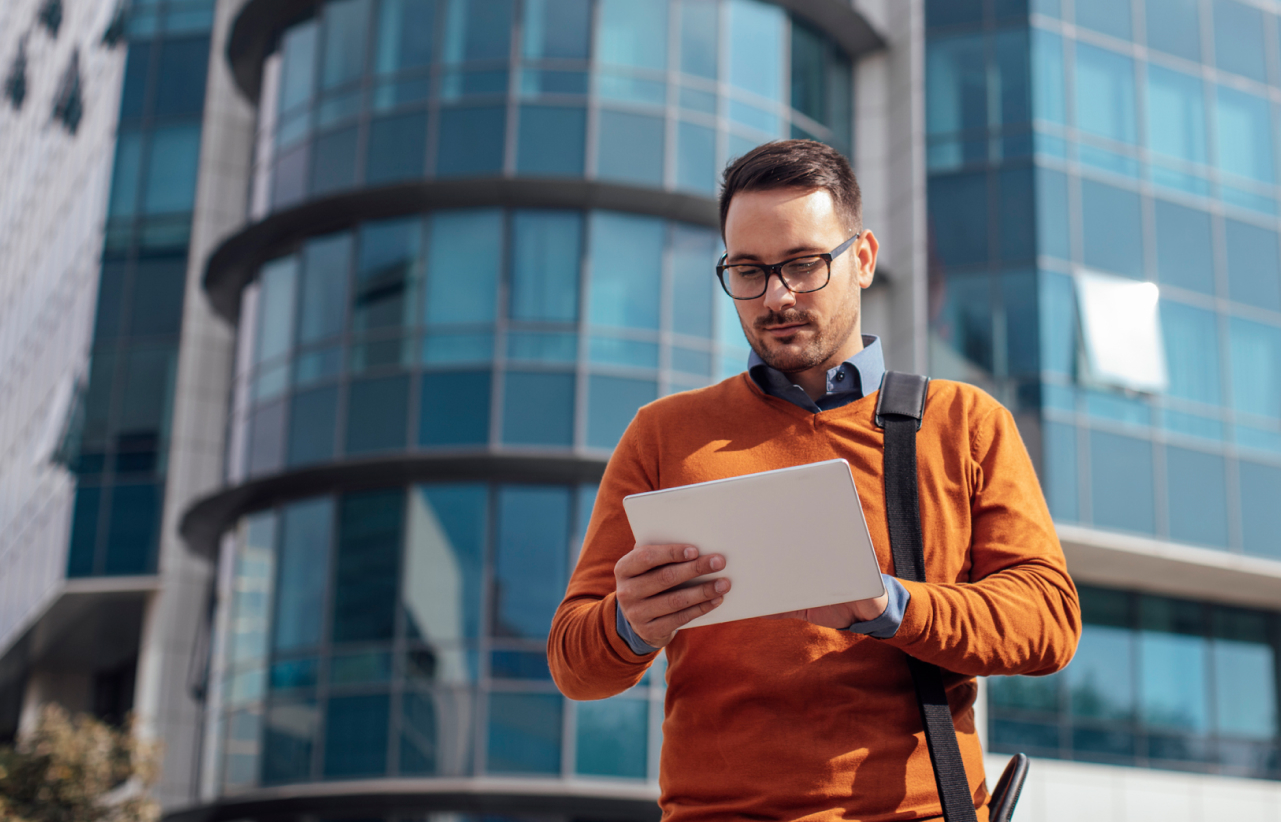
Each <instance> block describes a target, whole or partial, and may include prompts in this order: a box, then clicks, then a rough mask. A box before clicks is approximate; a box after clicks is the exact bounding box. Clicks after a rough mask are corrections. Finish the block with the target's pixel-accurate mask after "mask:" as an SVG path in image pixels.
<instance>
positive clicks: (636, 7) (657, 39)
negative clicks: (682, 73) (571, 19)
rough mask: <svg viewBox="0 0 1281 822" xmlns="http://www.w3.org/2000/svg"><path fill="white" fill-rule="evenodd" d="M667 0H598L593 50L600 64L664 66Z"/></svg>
mask: <svg viewBox="0 0 1281 822" xmlns="http://www.w3.org/2000/svg"><path fill="white" fill-rule="evenodd" d="M667 11H668V4H667V0H651V2H646V3H636V2H634V1H633V0H601V2H600V6H599V11H598V12H597V15H598V16H597V29H596V51H597V59H598V60H600V61H601V62H602V63H607V64H611V65H618V66H636V67H638V68H647V69H656V70H659V71H662V70H665V69H666V68H667Z"/></svg>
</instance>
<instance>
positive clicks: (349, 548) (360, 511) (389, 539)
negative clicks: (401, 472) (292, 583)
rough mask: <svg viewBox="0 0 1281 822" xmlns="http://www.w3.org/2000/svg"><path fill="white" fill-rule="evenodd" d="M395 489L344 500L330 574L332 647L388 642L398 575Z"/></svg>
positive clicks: (399, 498) (399, 500)
mask: <svg viewBox="0 0 1281 822" xmlns="http://www.w3.org/2000/svg"><path fill="white" fill-rule="evenodd" d="M403 500H404V495H403V492H402V491H400V490H395V491H368V492H363V493H359V494H351V495H350V496H347V497H344V498H343V500H342V503H341V506H340V510H339V515H338V518H339V523H338V561H337V563H336V564H335V569H334V605H333V608H334V614H333V634H332V635H333V640H334V642H355V641H360V640H380V639H391V637H392V629H393V627H394V626H395V622H396V588H397V578H398V576H399V570H400V569H399V564H400V563H399V559H400V535H401V509H402V508H403V507H404V505H403Z"/></svg>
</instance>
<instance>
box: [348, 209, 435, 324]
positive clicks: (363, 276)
mask: <svg viewBox="0 0 1281 822" xmlns="http://www.w3.org/2000/svg"><path fill="white" fill-rule="evenodd" d="M422 233H423V222H422V218H421V217H418V216H414V217H410V218H408V219H398V220H384V221H381V222H374V223H365V224H364V225H362V226H361V227H360V235H359V243H358V246H359V251H358V256H357V261H356V294H355V301H354V305H353V308H352V313H353V318H352V326H353V328H354V329H355V330H356V331H358V332H359V331H371V330H373V329H377V328H394V327H398V326H401V325H404V324H406V323H410V322H412V321H413V311H412V305H411V302H410V300H409V294H410V293H411V291H412V290H413V288H414V287H415V284H416V281H417V280H418V276H419V274H418V267H419V265H420V262H421V259H422Z"/></svg>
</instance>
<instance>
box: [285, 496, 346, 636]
mask: <svg viewBox="0 0 1281 822" xmlns="http://www.w3.org/2000/svg"><path fill="white" fill-rule="evenodd" d="M333 522H334V504H333V500H332V499H330V498H329V497H322V498H319V499H311V500H306V501H305V502H297V503H294V504H292V505H288V506H286V507H285V508H284V510H283V511H282V516H281V529H282V531H281V539H280V553H279V559H278V560H277V565H276V569H277V570H276V615H275V619H274V620H273V621H272V625H273V627H274V631H275V633H274V641H273V647H274V648H275V650H276V651H277V652H280V651H291V650H295V649H298V648H307V647H310V646H313V645H316V644H318V643H319V642H320V641H321V638H322V630H323V625H324V622H325V614H324V607H325V583H326V580H327V579H328V578H329V557H330V554H331V549H330V544H331V542H332V535H333Z"/></svg>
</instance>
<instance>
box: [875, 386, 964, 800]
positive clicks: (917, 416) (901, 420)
mask: <svg viewBox="0 0 1281 822" xmlns="http://www.w3.org/2000/svg"><path fill="white" fill-rule="evenodd" d="M929 382H930V381H929V379H928V378H927V377H922V376H920V375H917V374H904V373H902V372H899V371H888V372H886V374H885V377H884V379H883V380H882V381H881V390H880V396H879V397H877V400H876V424H877V425H878V426H880V427H881V428H883V429H885V514H886V517H887V519H888V522H889V531H890V550H891V551H892V552H893V555H894V572H895V573H896V574H897V575H898V576H900V577H902V578H903V579H908V580H913V581H915V582H924V581H925V544H924V539H923V537H922V536H921V504H920V497H919V494H918V491H917V476H916V432H917V431H918V430H919V429H920V427H921V418H922V417H923V416H924V414H925V398H926V395H927V394H928V392H929ZM907 663H908V667H909V668H910V669H911V671H912V681H913V683H914V684H915V685H916V701H917V704H918V706H919V707H920V709H921V724H922V725H923V726H924V727H925V741H926V744H927V745H928V746H929V749H930V762H931V763H932V764H933V765H934V781H935V783H936V784H937V785H938V791H939V800H940V801H941V802H942V804H943V818H944V819H945V820H946V821H947V822H975V820H977V818H978V817H977V815H976V814H975V812H974V798H973V796H971V794H970V784H969V780H968V779H966V777H965V765H964V764H963V763H962V762H961V749H960V746H959V745H957V742H956V726H954V725H953V724H952V710H951V708H950V707H948V704H947V692H946V691H945V690H944V688H943V674H942V672H941V671H940V670H939V668H938V666H937V665H931V664H929V663H927V662H921V661H920V660H919V659H916V658H915V657H911V656H909V657H908V658H907Z"/></svg>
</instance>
